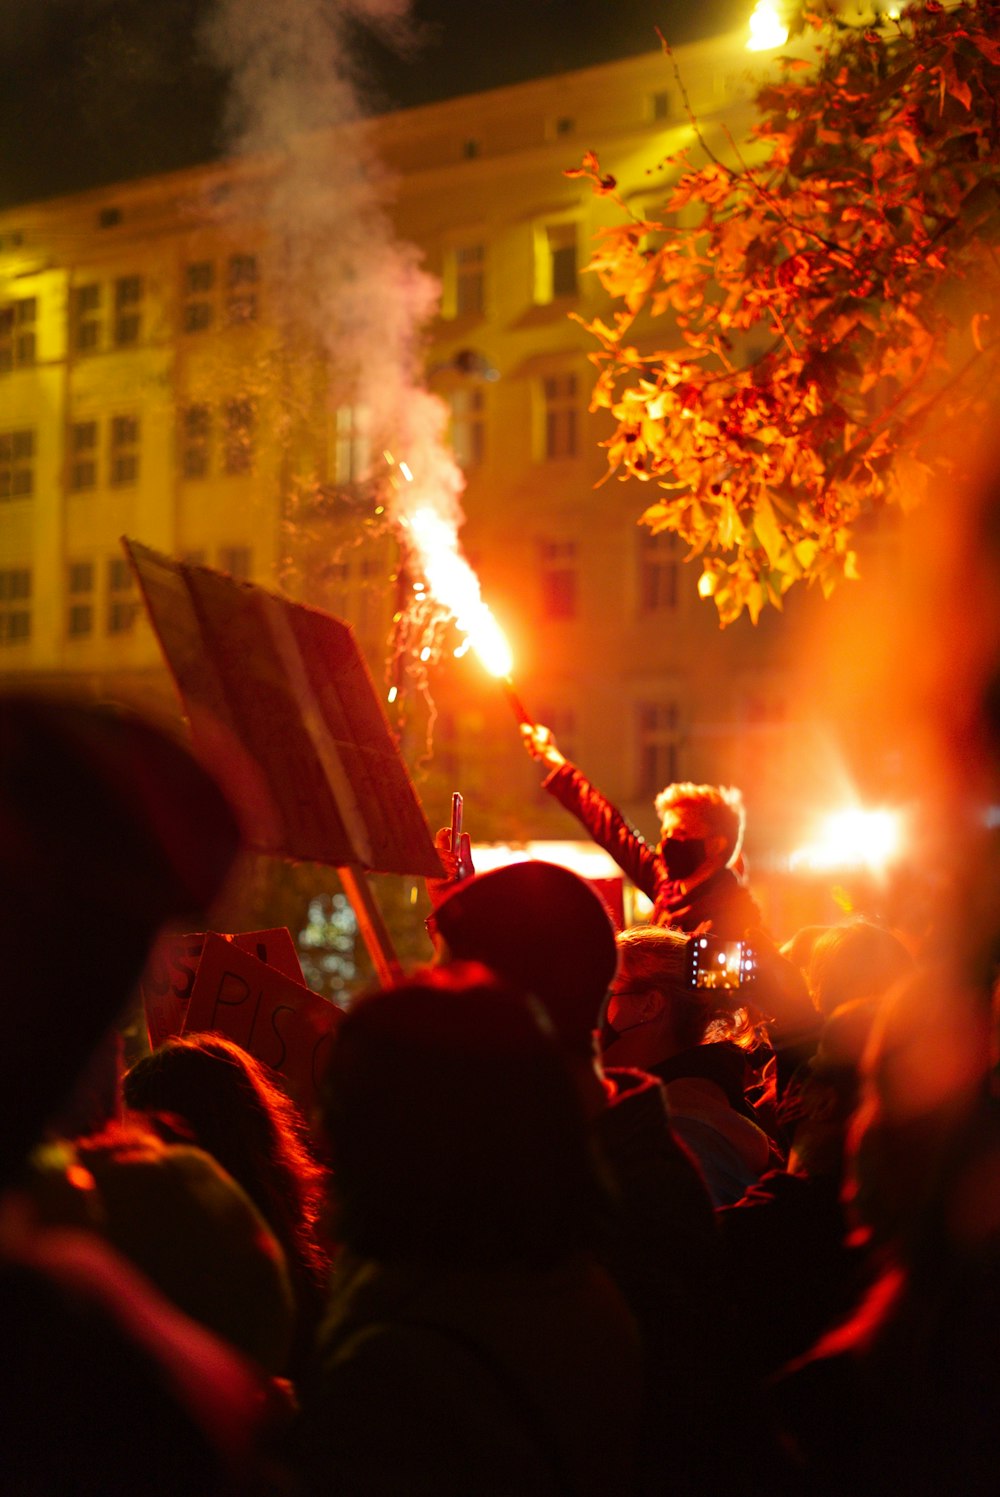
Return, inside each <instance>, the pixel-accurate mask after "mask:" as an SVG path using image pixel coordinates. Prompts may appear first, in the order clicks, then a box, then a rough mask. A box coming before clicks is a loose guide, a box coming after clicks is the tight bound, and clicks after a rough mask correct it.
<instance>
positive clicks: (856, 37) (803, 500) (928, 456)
mask: <svg viewBox="0 0 1000 1497" xmlns="http://www.w3.org/2000/svg"><path fill="white" fill-rule="evenodd" d="M797 31H798V34H799V35H800V37H803V38H807V39H808V38H812V39H813V40H815V42H816V43H817V56H816V60H815V61H812V60H809V59H807V58H805V57H795V56H788V57H785V58H782V59H781V60H780V61H779V63H778V65H777V72H776V74H775V80H774V81H771V82H769V83H767V84H766V86H764V87H763V88H762V89H761V90H760V92H759V94H758V96H757V100H756V105H757V116H758V118H757V123H756V124H755V126H754V128H753V137H754V139H753V141H752V142H751V144H750V146H749V147H748V149H747V150H746V152H745V153H743V152H741V151H740V150H739V149H738V148H737V147H736V145H735V143H734V142H730V143H729V148H728V149H726V150H724V151H723V152H721V153H719V154H716V152H714V151H713V150H712V149H711V148H710V147H709V146H708V144H707V143H706V141H705V139H704V136H703V135H702V133H701V132H700V131H699V130H698V127H697V124H696V122H695V129H696V134H697V139H698V142H699V144H700V146H701V147H702V149H703V151H704V153H705V154H706V156H707V160H706V161H705V164H704V165H700V166H695V165H693V164H692V162H691V161H690V159H688V158H687V157H683V158H672V159H670V160H669V161H667V162H665V163H661V164H662V165H664V166H666V167H668V168H670V169H671V170H672V171H673V172H674V174H675V175H674V185H673V187H672V189H671V190H670V195H669V197H668V199H667V201H666V203H665V204H664V206H663V208H662V211H659V212H658V213H656V214H655V215H654V214H650V215H649V216H644V215H643V214H641V213H636V211H635V210H634V209H632V208H629V206H628V205H627V203H626V202H625V199H624V198H623V196H622V195H621V194H620V193H619V190H618V187H617V184H616V183H615V181H614V180H613V178H611V177H609V176H605V175H602V172H601V166H600V163H599V161H598V159H597V158H596V156H594V155H593V154H588V155H587V156H586V157H585V158H584V162H583V165H582V166H581V167H580V168H578V169H576V170H575V171H574V172H573V173H571V175H577V176H584V177H589V178H590V179H591V180H592V182H593V185H594V189H595V191H597V192H599V193H601V194H604V195H607V196H608V197H610V198H611V199H613V200H614V201H615V202H616V203H617V204H618V205H619V206H620V207H621V209H622V211H623V214H624V216H625V218H624V222H622V223H621V224H619V225H617V226H615V227H612V228H610V229H608V230H606V231H604V233H603V235H602V239H601V243H600V245H599V248H598V250H597V252H596V254H595V255H594V257H593V260H592V262H591V269H592V270H594V271H596V273H597V274H598V275H599V277H600V279H601V281H602V283H603V285H604V287H605V288H606V290H607V291H608V292H609V293H610V294H611V296H612V297H613V298H614V300H615V309H614V311H613V314H612V315H610V317H609V318H608V319H607V320H605V319H603V318H597V319H594V320H593V321H590V322H587V323H585V324H584V325H585V326H586V327H587V328H588V330H589V332H590V333H592V334H593V336H594V337H595V338H596V339H597V341H598V343H599V345H600V349H599V351H596V352H594V353H593V354H592V355H591V357H592V359H593V361H594V363H595V364H596V366H597V369H598V375H597V380H596V383H595V387H594V391H593V398H592V408H593V409H600V408H606V409H607V410H609V411H610V412H611V414H612V416H613V417H614V420H615V423H616V425H615V429H614V431H613V433H612V435H611V436H610V438H608V440H607V441H606V443H605V444H604V445H605V446H606V447H607V450H608V462H609V470H610V472H612V473H615V474H617V475H618V476H619V477H621V478H630V477H635V478H638V479H640V480H642V481H644V482H647V483H651V484H653V485H654V486H655V487H656V488H657V490H658V491H659V492H658V494H657V497H656V498H655V500H654V501H653V502H652V503H651V504H650V505H649V506H648V508H647V509H646V511H645V513H644V514H643V516H642V520H643V522H644V523H645V524H647V525H648V526H650V527H651V528H652V529H653V530H654V531H656V530H663V529H668V530H672V531H675V532H677V534H678V535H680V536H681V537H682V538H683V539H684V540H685V541H686V542H687V543H688V545H689V546H690V548H691V555H692V556H699V557H700V558H701V562H702V574H701V577H700V580H699V584H698V588H699V592H700V593H701V595H702V596H703V597H711V598H713V599H714V601H715V604H716V607H717V609H718V612H719V618H720V622H721V623H722V624H723V625H725V624H727V623H729V622H730V621H732V620H733V619H735V618H738V617H739V616H740V614H741V613H742V611H743V609H744V608H745V609H746V610H747V612H748V613H749V615H750V617H751V618H752V619H753V620H754V622H756V620H757V618H758V617H759V615H760V612H761V610H762V609H763V608H764V607H765V606H767V605H768V604H770V605H773V606H776V607H780V606H781V602H782V598H783V597H784V595H785V593H786V592H787V591H788V589H789V588H790V587H791V586H792V585H793V584H794V583H796V582H799V581H808V582H814V583H816V584H818V585H819V586H820V587H821V588H822V589H823V591H824V593H825V594H826V595H829V593H830V591H831V590H832V589H833V588H834V587H835V586H836V584H837V583H838V582H839V581H840V580H842V579H843V578H851V577H854V576H856V575H857V567H856V556H855V550H854V543H855V538H856V535H857V530H858V525H859V523H860V522H861V521H863V520H864V518H865V517H866V516H868V515H869V514H871V512H872V511H874V510H877V509H880V508H882V507H883V506H886V505H898V506H900V507H901V508H902V509H906V508H907V507H909V506H911V505H913V504H914V503H916V502H917V501H918V500H919V499H920V498H921V497H922V496H923V493H924V491H925V490H926V488H927V486H928V482H929V481H930V480H931V479H932V478H934V477H936V476H938V475H939V474H940V472H941V470H942V465H943V464H944V463H945V461H946V460H945V458H944V457H943V456H942V453H943V451H944V447H945V444H944V443H943V442H942V441H941V440H940V438H941V433H942V432H943V431H944V430H945V429H947V428H953V427H954V425H955V423H956V422H958V421H960V420H963V419H965V420H968V419H969V417H970V415H973V416H975V415H978V416H979V417H980V418H981V415H982V411H981V409H977V407H978V406H980V405H981V404H982V403H983V402H984V401H986V400H988V398H989V389H990V384H991V381H992V380H993V379H994V378H995V376H996V373H997V362H998V355H1000V329H998V326H997V324H998V320H1000V319H998V317H997V315H996V308H997V305H998V301H997V292H998V290H1000V256H998V251H997V243H998V238H1000V0H969V3H967V4H959V5H955V6H949V7H947V8H946V7H945V6H943V5H941V4H939V3H937V0H925V3H923V4H919V5H910V6H908V7H906V8H905V9H904V10H903V12H902V14H901V15H900V16H899V17H898V19H894V20H892V21H888V20H885V21H883V22H881V23H880V24H879V25H878V27H877V29H876V28H874V27H869V28H862V27H857V26H849V25H844V24H842V23H840V22H838V21H837V19H836V17H835V16H834V15H833V14H832V12H830V11H826V12H824V13H823V14H818V13H814V12H812V11H811V10H805V11H803V12H801V13H800V14H799V16H798V20H797ZM792 50H793V51H794V50H796V49H795V48H793V49H792ZM722 155H725V156H727V157H730V158H731V159H732V161H734V162H735V165H730V164H727V162H725V161H723V160H722V159H721V156H722ZM678 167H680V168H681V172H680V175H679V176H678V175H677V174H676V173H677V168H678ZM679 220H680V221H679Z"/></svg>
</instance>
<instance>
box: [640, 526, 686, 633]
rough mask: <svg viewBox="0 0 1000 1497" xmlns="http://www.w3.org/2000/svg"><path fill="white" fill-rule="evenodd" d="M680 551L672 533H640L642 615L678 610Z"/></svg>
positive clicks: (661, 531) (644, 531) (646, 531)
mask: <svg viewBox="0 0 1000 1497" xmlns="http://www.w3.org/2000/svg"><path fill="white" fill-rule="evenodd" d="M677 552H678V548H677V537H676V536H675V535H673V534H672V533H671V532H670V531H667V530H660V531H657V533H656V534H655V535H654V534H653V532H652V531H651V530H646V529H645V528H643V529H641V530H640V531H639V611H640V613H667V612H669V611H670V609H672V608H676V607H677V582H678V567H679V561H678V554H677Z"/></svg>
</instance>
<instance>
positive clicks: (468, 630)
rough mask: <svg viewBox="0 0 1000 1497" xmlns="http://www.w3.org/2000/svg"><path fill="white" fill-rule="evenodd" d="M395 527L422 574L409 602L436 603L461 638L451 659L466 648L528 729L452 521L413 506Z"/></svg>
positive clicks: (502, 645) (425, 652)
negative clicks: (473, 651) (487, 673)
mask: <svg viewBox="0 0 1000 1497" xmlns="http://www.w3.org/2000/svg"><path fill="white" fill-rule="evenodd" d="M384 456H385V459H386V461H387V463H388V464H389V465H390V467H395V469H396V472H397V473H398V474H400V475H401V476H402V477H403V478H404V479H405V480H406V482H407V483H408V484H411V483H413V482H414V476H413V473H412V471H411V469H410V468H409V467H408V465H407V464H406V463H404V462H400V463H396V460H395V459H394V458H393V456H392V454H391V453H389V452H386V453H385V454H384ZM399 524H400V527H401V529H402V530H403V532H404V535H405V549H406V551H407V552H408V553H409V555H410V558H411V561H412V562H413V563H415V565H416V569H417V570H419V572H420V573H421V574H422V577H421V578H419V579H418V580H417V581H415V582H414V583H413V584H412V589H413V595H414V597H415V598H417V599H419V600H420V602H421V603H423V604H428V603H430V604H436V605H437V606H438V607H439V608H440V609H442V610H443V611H444V612H446V613H447V614H449V615H450V616H451V618H452V619H453V620H454V622H455V626H456V628H457V629H458V630H459V631H460V633H462V634H463V635H464V638H463V640H462V642H461V644H460V645H459V646H458V648H457V649H456V650H455V651H454V654H455V658H456V659H460V658H461V657H462V656H463V655H465V654H466V653H467V652H468V651H469V650H470V649H473V650H475V652H476V654H477V655H478V656H479V658H480V660H481V661H482V663H483V665H484V666H485V668H486V670H487V671H488V672H489V673H490V675H492V676H495V677H496V678H497V679H498V680H499V682H500V685H501V687H502V689H503V692H504V695H505V697H506V698H507V702H508V705H509V706H510V708H511V711H512V712H513V713H514V716H515V717H516V718H517V720H518V722H519V723H521V724H523V725H525V726H528V727H532V726H534V720H533V718H532V717H531V714H530V713H529V712H528V710H527V709H526V707H525V706H524V703H523V702H522V701H521V698H520V697H519V696H518V694H517V691H516V690H515V688H514V683H513V681H512V680H511V669H512V667H513V663H514V661H513V655H512V653H511V648H510V645H509V644H508V643H507V638H506V636H505V634H504V632H503V630H502V629H501V627H500V625H499V624H498V622H497V620H496V619H495V617H494V616H493V613H492V611H491V609H490V608H489V606H488V604H486V603H485V602H484V601H483V596H482V591H481V588H480V584H479V578H478V577H477V576H476V574H475V572H474V571H473V569H472V567H471V566H470V565H469V563H468V561H467V560H466V559H465V557H464V556H463V555H462V553H461V549H460V547H459V542H458V527H457V525H456V524H455V522H454V519H452V518H449V517H447V516H445V515H443V514H441V513H440V511H439V510H437V509H435V508H434V506H433V505H431V504H416V505H414V506H413V507H412V508H411V509H408V510H404V511H403V513H401V514H400V516H399ZM398 617H399V615H397V618H398ZM432 653H433V652H432V650H431V649H430V648H429V647H428V646H427V645H425V646H424V647H423V648H422V649H421V650H420V651H419V659H420V660H421V661H422V662H424V663H426V662H427V661H428V660H429V659H430V657H431V654H432ZM396 696H398V691H397V690H396V689H395V688H394V697H393V699H394V700H395V698H396Z"/></svg>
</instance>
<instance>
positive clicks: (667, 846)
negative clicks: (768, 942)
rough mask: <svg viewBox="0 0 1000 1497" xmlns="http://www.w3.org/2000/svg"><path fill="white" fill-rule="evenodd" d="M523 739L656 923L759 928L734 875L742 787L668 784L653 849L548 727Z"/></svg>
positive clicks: (547, 783)
mask: <svg viewBox="0 0 1000 1497" xmlns="http://www.w3.org/2000/svg"><path fill="white" fill-rule="evenodd" d="M521 734H522V737H523V739H524V745H525V748H526V749H527V751H528V753H529V754H530V755H531V756H532V758H533V759H538V760H539V761H540V762H541V763H542V764H545V765H546V766H547V767H548V769H549V774H548V776H547V777H546V779H545V780H544V781H543V782H542V783H543V786H544V788H545V789H546V790H547V791H548V792H549V794H550V795H554V796H555V798H556V800H557V801H559V803H560V805H563V806H565V808H566V810H567V811H570V812H571V813H572V814H573V815H574V816H575V817H576V818H577V820H578V821H580V822H582V823H583V825H584V827H586V829H587V831H588V832H589V833H590V836H591V837H592V838H593V840H594V841H595V842H596V843H597V844H598V846H599V847H603V848H604V850H605V851H606V852H607V853H609V854H610V855H611V857H612V858H614V860H615V862H616V863H617V864H618V866H619V868H621V870H622V871H623V873H625V874H626V875H627V876H628V878H630V879H631V881H632V883H633V884H635V886H636V888H637V889H639V890H641V892H642V893H643V894H645V895H646V896H647V898H648V899H650V900H652V902H653V924H654V925H666V926H670V927H671V928H673V929H674V930H682V931H687V932H691V931H695V930H702V929H704V930H710V931H712V932H713V934H715V935H717V936H722V937H724V938H725V939H727V940H740V939H741V938H742V937H743V935H744V933H745V932H746V931H747V930H749V929H750V928H752V927H757V926H759V925H760V924H761V914H760V910H759V909H758V907H757V904H756V902H755V901H754V899H753V896H752V895H751V894H750V891H749V890H748V889H747V887H746V885H745V884H744V882H743V880H742V878H741V877H740V875H739V873H738V872H737V866H738V862H739V856H740V851H741V849H742V846H743V833H744V829H745V826H746V813H745V811H744V809H743V798H742V796H741V795H740V792H739V790H737V789H736V788H735V787H726V786H722V785H691V784H674V785H667V786H666V788H665V789H664V790H661V792H660V794H659V795H658V796H657V797H656V810H657V813H658V815H659V818H660V841H659V844H658V845H657V846H656V847H655V848H653V847H650V846H649V844H648V843H647V842H646V841H645V840H644V839H643V837H642V836H641V835H640V834H639V832H637V831H636V830H635V828H634V827H632V826H630V825H629V823H628V822H627V821H626V820H625V818H624V817H623V816H622V814H621V812H620V811H619V810H618V809H617V807H616V806H613V805H612V804H611V802H610V801H609V800H608V799H607V798H606V796H604V795H602V794H601V792H600V791H599V790H598V789H597V788H596V786H594V785H592V784H591V783H590V781H589V780H588V779H587V778H586V777H585V776H584V775H583V774H582V773H581V771H580V770H579V769H578V768H577V767H576V765H575V764H571V763H570V762H569V760H568V759H566V758H565V757H564V755H563V754H561V753H560V751H559V748H558V747H557V745H556V741H555V739H554V738H553V736H552V733H551V731H550V730H549V729H548V728H546V727H545V726H544V725H543V724H541V723H525V724H524V725H523V726H522V728H521Z"/></svg>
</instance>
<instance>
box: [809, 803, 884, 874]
mask: <svg viewBox="0 0 1000 1497" xmlns="http://www.w3.org/2000/svg"><path fill="white" fill-rule="evenodd" d="M901 845H902V826H901V823H900V818H899V816H898V815H897V814H896V813H895V812H894V811H864V810H861V809H860V807H858V808H854V809H850V810H845V811H835V812H833V813H832V814H831V815H830V816H827V817H826V819H825V820H824V821H823V822H822V823H821V824H820V827H819V829H818V836H817V837H816V840H815V841H814V842H812V843H810V844H808V845H807V846H805V847H800V848H798V849H797V851H795V852H793V853H792V855H791V858H790V859H789V861H790V863H791V866H792V867H793V868H801V869H806V870H811V871H813V872H816V873H829V872H833V871H834V870H836V869H851V868H867V869H868V870H869V872H871V873H881V872H883V871H884V870H885V868H886V867H887V866H888V865H889V864H890V863H891V862H892V861H893V859H894V858H895V857H896V856H897V855H898V853H899V850H900V847H901Z"/></svg>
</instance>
